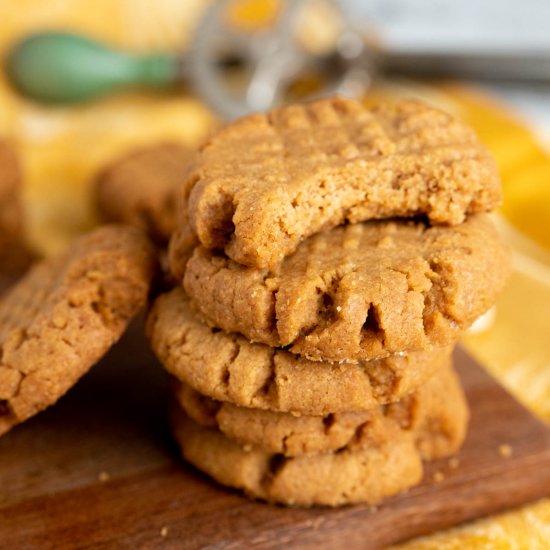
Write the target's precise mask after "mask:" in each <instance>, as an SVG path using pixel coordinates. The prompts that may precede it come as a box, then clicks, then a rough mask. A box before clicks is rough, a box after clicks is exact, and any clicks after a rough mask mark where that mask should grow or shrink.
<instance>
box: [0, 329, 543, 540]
mask: <svg viewBox="0 0 550 550" xmlns="http://www.w3.org/2000/svg"><path fill="white" fill-rule="evenodd" d="M142 330H143V327H142V320H141V319H140V320H137V322H135V323H134V324H133V326H132V327H131V330H130V331H129V332H128V333H127V334H126V335H125V336H124V337H123V339H122V340H121V341H120V342H119V344H117V345H116V346H115V347H114V348H113V349H112V350H111V352H110V353H109V354H108V356H107V357H106V358H105V359H104V360H103V361H101V363H100V364H99V365H97V366H96V367H95V368H94V369H92V370H91V371H90V372H89V373H88V374H87V375H86V376H84V377H83V379H82V380H81V381H80V382H79V383H78V384H77V386H76V387H75V388H74V389H73V390H72V391H71V392H69V393H68V394H67V395H66V396H65V397H64V398H63V399H61V401H60V402H59V403H58V404H57V405H56V406H54V407H52V408H50V409H49V410H47V411H45V412H44V413H42V414H40V415H38V416H37V417H35V418H33V419H31V420H29V421H28V422H27V423H25V424H24V425H21V426H19V427H17V428H15V429H14V430H12V432H10V433H8V434H7V435H6V436H4V437H2V438H0V547H2V548H40V549H48V548H52V549H53V548H55V549H63V548H189V549H194V548H210V549H214V548H216V549H219V548H262V549H267V548H282V547H284V548H300V549H308V548H317V549H318V548H346V549H347V550H352V549H355V548H361V549H365V548H380V547H383V546H385V545H388V544H390V543H393V542H397V541H400V540H405V539H407V538H410V537H413V536H416V535H420V534H424V533H429V532H432V531H434V530H437V529H442V528H445V527H449V526H451V525H456V524H457V523H460V522H463V521H466V520H469V519H473V518H477V517H480V516H482V515H487V514H490V513H493V512H497V511H500V510H503V509H507V508H510V507H513V506H517V505H519V504H522V503H524V502H526V501H529V500H532V499H536V498H538V497H542V496H545V495H549V494H550V430H549V429H548V428H547V427H546V426H545V425H544V424H542V423H541V422H540V421H539V420H537V419H536V418H534V417H533V416H532V415H531V414H530V413H529V412H528V411H527V410H526V409H524V408H523V407H522V406H521V405H519V404H518V403H517V402H516V401H515V400H514V399H513V398H511V397H510V396H509V395H508V394H507V393H506V392H505V391H504V390H503V389H502V388H501V387H500V386H499V385H498V384H497V383H496V382H495V381H494V380H493V379H492V378H490V377H489V376H488V375H487V374H486V373H485V372H484V371H483V369H481V367H479V365H477V364H476V363H475V362H474V361H473V360H472V359H471V358H470V357H469V356H468V355H466V354H465V352H463V351H461V350H457V352H456V354H455V359H456V364H457V366H458V370H459V372H460V375H461V377H462V380H463V382H464V385H465V388H466V392H467V395H468V399H469V402H470V405H471V408H472V421H471V426H470V431H469V435H468V438H467V441H466V443H465V445H464V448H463V450H462V451H461V453H460V454H459V456H458V461H459V462H458V466H456V464H455V463H454V462H453V461H449V460H448V459H445V460H441V461H438V462H435V463H433V464H429V465H428V466H427V468H426V475H425V480H424V482H423V483H422V485H420V486H419V487H417V488H415V489H413V490H411V491H409V492H408V493H406V494H404V495H401V496H398V497H395V498H393V499H391V500H389V501H387V503H385V504H384V505H383V506H381V507H379V508H378V509H376V510H372V509H369V508H368V507H365V506H354V507H345V508H340V509H335V510H330V509H315V510H293V509H285V508H282V507H278V506H273V505H267V504H262V503H259V502H253V501H251V500H248V499H247V498H245V497H242V496H241V495H240V494H239V493H238V492H236V491H232V490H227V489H224V488H222V487H220V486H219V485H217V484H216V483H214V482H212V481H211V480H209V479H208V478H206V477H205V476H204V475H202V474H201V473H200V472H198V471H197V470H195V469H193V468H192V467H190V466H188V465H186V464H184V463H183V462H182V461H181V460H180V458H179V455H178V452H177V449H176V446H175V444H174V442H173V441H172V439H171V437H170V434H169V430H168V427H167V423H166V415H165V411H166V380H165V377H164V374H163V372H162V369H161V368H160V366H159V365H158V363H157V362H156V360H155V359H154V358H153V357H152V355H151V354H150V352H149V351H148V349H147V346H146V344H145V342H144V340H143V338H142ZM503 445H505V446H509V447H504V448H503V447H502V446H503ZM508 448H509V449H510V450H511V455H510V456H508V457H505V456H502V455H503V454H507V453H506V452H505V451H506V450H507V449H508Z"/></svg>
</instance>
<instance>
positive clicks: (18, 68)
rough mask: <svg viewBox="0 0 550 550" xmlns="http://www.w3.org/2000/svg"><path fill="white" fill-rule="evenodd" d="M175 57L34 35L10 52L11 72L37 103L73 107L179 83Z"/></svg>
mask: <svg viewBox="0 0 550 550" xmlns="http://www.w3.org/2000/svg"><path fill="white" fill-rule="evenodd" d="M178 67H179V60H178V58H177V57H176V56H174V55H162V54H160V55H132V54H129V53H125V52H121V51H117V50H113V49H109V48H107V47H105V46H103V45H101V44H98V43H97V42H94V41H93V40H90V39H88V38H85V37H83V36H78V35H76V34H71V33H65V32H44V33H39V34H35V35H32V36H30V37H28V38H26V39H25V40H23V41H22V42H20V43H19V44H17V45H16V46H15V48H14V49H13V50H12V51H11V53H10V54H9V55H8V58H7V67H6V68H7V72H8V75H9V77H10V78H11V80H12V82H13V83H14V85H15V86H16V88H17V89H18V90H19V91H20V92H21V93H23V94H24V95H26V96H28V97H31V98H33V99H36V100H39V101H46V102H55V103H72V102H78V101H84V100H89V99H94V98H97V97H100V96H103V95H107V94H109V93H111V92H114V91H118V90H121V89H125V88H134V87H148V88H150V87H153V88H162V87H166V86H169V85H171V84H174V83H175V82H176V81H177V80H178V77H179V74H178V73H179V69H178Z"/></svg>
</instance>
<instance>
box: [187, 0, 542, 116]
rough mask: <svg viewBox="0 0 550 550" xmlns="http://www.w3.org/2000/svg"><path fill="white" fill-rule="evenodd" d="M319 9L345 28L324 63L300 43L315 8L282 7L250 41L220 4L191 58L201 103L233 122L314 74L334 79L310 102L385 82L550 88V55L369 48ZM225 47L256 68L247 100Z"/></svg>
mask: <svg viewBox="0 0 550 550" xmlns="http://www.w3.org/2000/svg"><path fill="white" fill-rule="evenodd" d="M318 1H323V2H325V3H326V4H329V5H330V7H331V9H332V10H333V13H334V14H335V16H337V17H340V18H341V20H342V22H343V30H342V32H341V34H340V35H339V36H338V37H337V39H336V40H335V42H334V47H333V49H332V51H330V52H328V53H324V54H323V55H320V56H319V55H315V54H313V53H311V52H308V51H307V50H306V49H305V48H303V47H302V46H300V44H299V41H298V40H297V38H298V35H299V32H300V29H299V28H297V21H298V17H299V15H300V10H307V9H308V6H311V5H312V4H315V2H312V1H311V0H281V2H280V4H281V13H280V17H279V19H278V20H277V21H276V23H275V24H274V25H273V26H272V27H271V28H269V29H267V30H262V32H259V33H257V34H256V35H252V36H243V35H242V34H240V33H239V32H238V31H236V30H235V29H230V28H229V27H228V26H227V24H226V23H225V22H224V21H223V13H224V11H225V10H226V9H227V7H228V6H229V5H230V4H231V0H222V1H220V2H216V3H214V4H213V5H212V6H211V8H210V9H209V10H207V13H206V14H205V16H204V18H203V20H202V21H201V23H200V25H199V28H198V30H197V33H196V36H195V41H194V47H193V49H192V50H191V51H190V52H189V53H188V56H187V60H188V76H189V80H190V81H191V82H192V83H193V86H194V89H195V90H196V92H197V93H198V95H200V96H201V97H204V98H205V99H206V100H207V101H208V102H209V103H210V104H211V105H213V106H214V107H215V108H216V110H217V111H219V112H221V113H223V114H224V116H225V117H226V118H230V119H231V118H235V117H237V116H241V115H243V114H245V113H247V112H250V111H258V110H265V109H268V108H270V107H273V106H274V105H277V104H279V103H281V102H283V101H284V98H285V90H286V89H288V87H289V85H290V83H291V82H292V81H293V80H294V79H296V78H299V77H300V75H302V74H304V73H307V72H308V71H310V70H312V69H313V70H314V71H315V73H316V74H324V76H326V77H327V78H326V83H325V84H324V85H323V86H322V88H321V89H320V90H318V91H316V92H314V93H313V94H310V95H314V96H315V95H317V96H320V95H331V94H340V95H345V96H352V97H360V96H361V95H363V94H364V93H365V92H366V90H367V89H368V87H369V86H370V85H371V84H372V82H373V80H374V79H376V78H378V76H379V75H384V74H399V75H405V76H416V77H419V76H422V77H424V76H433V77H453V78H454V77H457V78H469V79H480V80H508V81H528V82H543V83H550V52H544V51H538V52H537V51H535V52H527V53H526V52H523V53H517V52H512V51H502V50H500V51H493V52H491V51H488V52H483V51H479V52H472V51H468V52H465V53H460V52H458V53H457V52H447V51H440V52H435V51H425V52H418V51H417V52H407V51H390V50H387V49H384V48H383V47H382V46H381V45H375V44H373V43H370V44H368V45H367V41H366V40H365V38H366V37H365V36H364V34H363V32H362V31H361V30H360V29H358V28H356V25H355V22H354V21H352V20H351V19H350V17H349V16H348V14H347V13H346V10H345V9H344V7H343V6H342V4H341V2H339V1H338V0H318ZM219 39H222V40H225V41H226V42H225V46H226V48H228V49H231V50H233V51H234V52H238V54H239V55H241V58H240V63H241V65H243V66H247V67H249V68H251V71H250V76H249V80H248V82H247V84H246V85H245V87H244V90H243V92H242V93H241V94H240V95H238V94H236V95H232V94H231V93H230V92H229V91H228V90H227V89H226V88H225V82H224V78H223V72H222V70H221V68H220V65H219V63H217V60H216V56H215V55H213V53H214V49H213V47H212V46H213V43H214V42H215V41H216V40H219Z"/></svg>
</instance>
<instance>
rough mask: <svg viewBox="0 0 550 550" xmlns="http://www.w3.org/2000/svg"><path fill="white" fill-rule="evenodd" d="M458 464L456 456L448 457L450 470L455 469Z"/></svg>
mask: <svg viewBox="0 0 550 550" xmlns="http://www.w3.org/2000/svg"><path fill="white" fill-rule="evenodd" d="M459 466H460V460H458V458H456V456H453V457H451V458H449V468H451V470H456V469H457V468H458V467H459Z"/></svg>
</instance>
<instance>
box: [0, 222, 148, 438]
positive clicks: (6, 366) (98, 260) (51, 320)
mask: <svg viewBox="0 0 550 550" xmlns="http://www.w3.org/2000/svg"><path fill="white" fill-rule="evenodd" d="M154 267H155V253H154V250H153V247H152V245H151V243H150V242H149V240H148V239H147V238H146V237H145V235H144V234H143V233H142V232H141V231H140V230H139V229H136V228H133V227H127V226H103V227H101V228H98V229H96V230H95V231H92V232H91V233H89V234H87V235H84V236H83V237H81V238H80V239H78V240H77V241H76V242H75V243H74V244H73V246H72V247H71V248H70V249H69V250H68V251H67V252H66V253H64V254H62V255H60V256H57V257H53V258H49V259H46V260H44V261H42V262H40V263H38V264H36V265H35V266H34V267H33V268H31V270H30V271H29V272H28V273H27V274H26V275H25V276H24V277H23V278H22V279H21V280H20V281H19V282H18V283H17V284H16V285H15V286H14V287H13V288H12V289H11V290H10V291H8V292H7V294H5V295H4V296H3V298H2V300H1V301H0V434H2V433H4V432H6V431H7V430H9V429H10V428H11V427H12V426H14V425H15V424H18V423H20V422H22V421H24V420H25V419H27V418H29V417H30V416H32V415H34V414H36V413H37V412H39V411H40V410H42V409H44V408H46V407H47V406H49V405H51V404H53V403H55V402H56V401H57V400H58V399H59V398H60V397H61V396H62V395H63V394H64V393H65V392H66V391H67V390H68V389H69V388H71V386H73V385H74V384H75V383H76V381H77V380H78V379H79V378H80V376H82V375H83V374H84V373H85V372H86V371H87V370H88V369H89V368H90V367H91V366H92V365H93V364H94V363H95V362H96V361H97V360H98V359H99V358H100V357H102V356H103V355H104V354H105V352H106V351H107V350H108V349H109V348H110V347H111V345H112V344H113V343H114V342H115V341H116V340H117V339H118V338H119V337H120V336H121V334H122V333H123V332H124V329H125V328H126V326H127V324H128V322H129V321H130V320H131V319H132V317H133V316H134V315H135V314H136V313H137V311H138V309H139V308H140V307H141V306H142V305H143V304H144V303H145V300H146V298H147V294H148V291H149V286H150V281H151V277H152V275H153V270H154Z"/></svg>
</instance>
